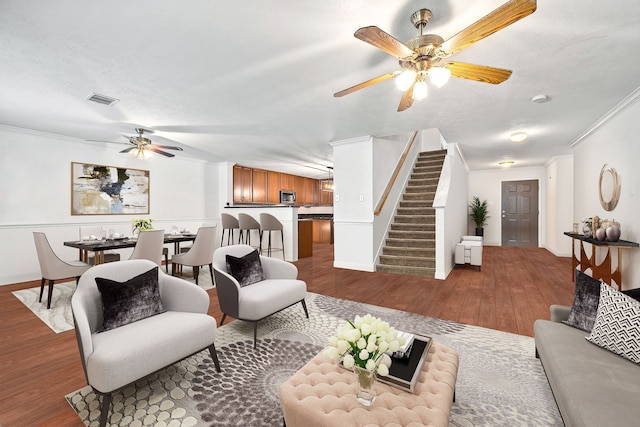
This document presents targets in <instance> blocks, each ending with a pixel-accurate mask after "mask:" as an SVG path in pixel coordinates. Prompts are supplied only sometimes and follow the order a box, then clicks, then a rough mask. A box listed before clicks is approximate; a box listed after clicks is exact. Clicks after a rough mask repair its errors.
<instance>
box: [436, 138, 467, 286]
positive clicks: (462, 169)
mask: <svg viewBox="0 0 640 427" xmlns="http://www.w3.org/2000/svg"><path fill="white" fill-rule="evenodd" d="M467 194H468V170H467V167H466V165H465V164H464V161H463V159H462V157H461V154H460V151H459V150H458V146H457V144H448V147H447V156H446V158H445V162H444V165H443V167H442V173H441V174H440V181H439V182H438V188H437V190H436V195H435V198H434V201H433V207H434V208H436V272H435V278H436V279H441V280H444V279H446V278H447V276H448V275H449V273H450V272H451V270H452V269H453V267H454V265H455V262H454V255H455V246H456V244H457V243H458V242H460V237H461V236H464V235H466V234H468V233H467V216H468V215H467Z"/></svg>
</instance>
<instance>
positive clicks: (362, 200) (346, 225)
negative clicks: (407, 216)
mask: <svg viewBox="0 0 640 427" xmlns="http://www.w3.org/2000/svg"><path fill="white" fill-rule="evenodd" d="M331 145H332V146H333V162H334V177H333V197H334V200H333V222H334V262H333V264H334V266H336V267H342V268H350V269H354V270H363V271H374V269H375V266H374V265H373V262H372V257H373V251H374V250H373V240H372V236H373V210H374V202H373V138H372V137H370V136H363V137H359V138H352V139H348V140H344V141H338V142H334V143H332V144H331Z"/></svg>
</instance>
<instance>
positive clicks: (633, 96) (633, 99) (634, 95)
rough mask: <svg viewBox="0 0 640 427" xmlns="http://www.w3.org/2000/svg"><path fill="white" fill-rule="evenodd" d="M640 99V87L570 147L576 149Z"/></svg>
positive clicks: (583, 133)
mask: <svg viewBox="0 0 640 427" xmlns="http://www.w3.org/2000/svg"><path fill="white" fill-rule="evenodd" d="M639 99H640V87H637V88H636V89H635V90H634V91H633V92H631V93H630V94H629V95H627V96H626V97H625V98H624V99H623V100H622V101H620V102H619V103H618V104H617V105H616V106H615V107H613V108H612V109H611V110H609V111H608V112H607V113H606V114H605V115H604V116H602V117H600V118H599V119H598V120H597V121H596V122H595V123H594V124H592V125H591V126H589V127H588V128H587V129H586V130H585V131H584V132H582V133H581V134H580V135H578V136H577V137H576V139H574V140H573V141H571V143H569V147H575V146H576V145H578V144H580V143H581V142H582V141H583V140H584V139H585V138H586V137H588V136H589V135H591V134H592V133H594V132H595V131H597V130H598V129H600V127H601V126H603V125H604V124H605V123H607V122H608V121H609V120H611V119H612V118H613V117H615V116H616V115H617V114H618V113H620V112H621V111H623V110H625V109H626V108H627V107H630V106H632V105H633V104H635V103H636V102H638V100H639Z"/></svg>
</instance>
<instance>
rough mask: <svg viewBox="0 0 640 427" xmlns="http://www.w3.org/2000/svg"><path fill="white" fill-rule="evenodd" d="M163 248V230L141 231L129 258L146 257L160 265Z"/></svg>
mask: <svg viewBox="0 0 640 427" xmlns="http://www.w3.org/2000/svg"><path fill="white" fill-rule="evenodd" d="M164 249H166V248H165V247H164V230H145V231H141V232H140V233H139V234H138V240H137V242H136V246H135V247H134V248H133V253H132V254H131V256H130V257H129V259H148V260H149V261H153V262H155V263H156V264H158V265H159V266H160V267H162V256H163V250H164ZM167 268H168V267H167Z"/></svg>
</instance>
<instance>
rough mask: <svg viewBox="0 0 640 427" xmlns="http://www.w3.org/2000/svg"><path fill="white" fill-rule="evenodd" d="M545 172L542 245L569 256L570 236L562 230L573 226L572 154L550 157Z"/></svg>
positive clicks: (559, 254)
mask: <svg viewBox="0 0 640 427" xmlns="http://www.w3.org/2000/svg"><path fill="white" fill-rule="evenodd" d="M545 171H546V174H547V180H546V183H547V190H546V194H545V199H546V207H547V209H546V222H547V226H546V227H545V229H544V230H543V235H544V236H545V244H544V245H541V246H544V247H545V248H546V249H547V250H549V251H550V252H551V253H553V254H555V255H556V256H565V257H566V256H571V239H569V238H568V237H567V236H565V235H564V234H563V233H564V232H565V231H571V230H572V228H573V222H574V220H573V156H560V157H555V158H553V159H551V161H549V162H548V163H547V165H546V168H545Z"/></svg>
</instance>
